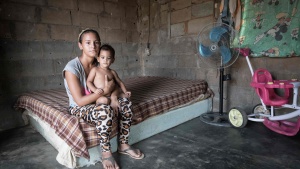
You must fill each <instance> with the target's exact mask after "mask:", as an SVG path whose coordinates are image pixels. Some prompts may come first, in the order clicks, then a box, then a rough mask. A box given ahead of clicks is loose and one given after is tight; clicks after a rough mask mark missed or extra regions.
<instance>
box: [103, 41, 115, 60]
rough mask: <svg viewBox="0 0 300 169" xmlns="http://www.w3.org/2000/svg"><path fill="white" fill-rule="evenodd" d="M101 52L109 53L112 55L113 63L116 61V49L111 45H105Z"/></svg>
mask: <svg viewBox="0 0 300 169" xmlns="http://www.w3.org/2000/svg"><path fill="white" fill-rule="evenodd" d="M101 50H105V51H109V52H110V55H111V56H110V57H112V60H113V62H114V61H115V49H114V48H113V47H112V46H111V45H109V44H103V45H102V46H101V47H100V52H101Z"/></svg>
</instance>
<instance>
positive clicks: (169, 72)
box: [143, 68, 176, 77]
mask: <svg viewBox="0 0 300 169" xmlns="http://www.w3.org/2000/svg"><path fill="white" fill-rule="evenodd" d="M143 73H144V74H145V76H162V77H176V70H175V69H169V68H145V71H144V72H143Z"/></svg>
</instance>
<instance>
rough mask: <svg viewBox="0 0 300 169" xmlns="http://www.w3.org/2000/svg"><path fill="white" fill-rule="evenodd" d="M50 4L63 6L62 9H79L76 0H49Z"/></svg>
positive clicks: (58, 6)
mask: <svg viewBox="0 0 300 169" xmlns="http://www.w3.org/2000/svg"><path fill="white" fill-rule="evenodd" d="M48 6H52V7H57V8H62V9H77V8H78V7H77V1H76V0H63V1H62V0H51V1H48Z"/></svg>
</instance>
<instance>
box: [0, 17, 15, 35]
mask: <svg viewBox="0 0 300 169" xmlns="http://www.w3.org/2000/svg"><path fill="white" fill-rule="evenodd" d="M9 28H10V24H9V22H6V21H1V24H0V38H1V39H11V38H12V34H11V33H10V29H9Z"/></svg>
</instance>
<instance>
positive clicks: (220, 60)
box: [197, 22, 239, 68]
mask: <svg viewBox="0 0 300 169" xmlns="http://www.w3.org/2000/svg"><path fill="white" fill-rule="evenodd" d="M236 35H237V32H236V31H235V30H234V29H233V28H232V27H231V26H229V25H227V24H224V23H216V22H214V23H211V24H208V25H206V26H205V27H204V28H203V29H202V30H201V31H200V32H199V34H198V37H197V42H198V43H197V48H198V54H199V57H200V60H201V61H203V62H204V63H205V64H206V65H207V66H209V67H213V68H226V67H229V66H231V65H232V64H233V63H234V62H235V61H236V59H237V58H238V55H239V50H236V49H237V48H235V49H233V48H232V46H231V44H232V42H233V40H234V38H235V36H236Z"/></svg>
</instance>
